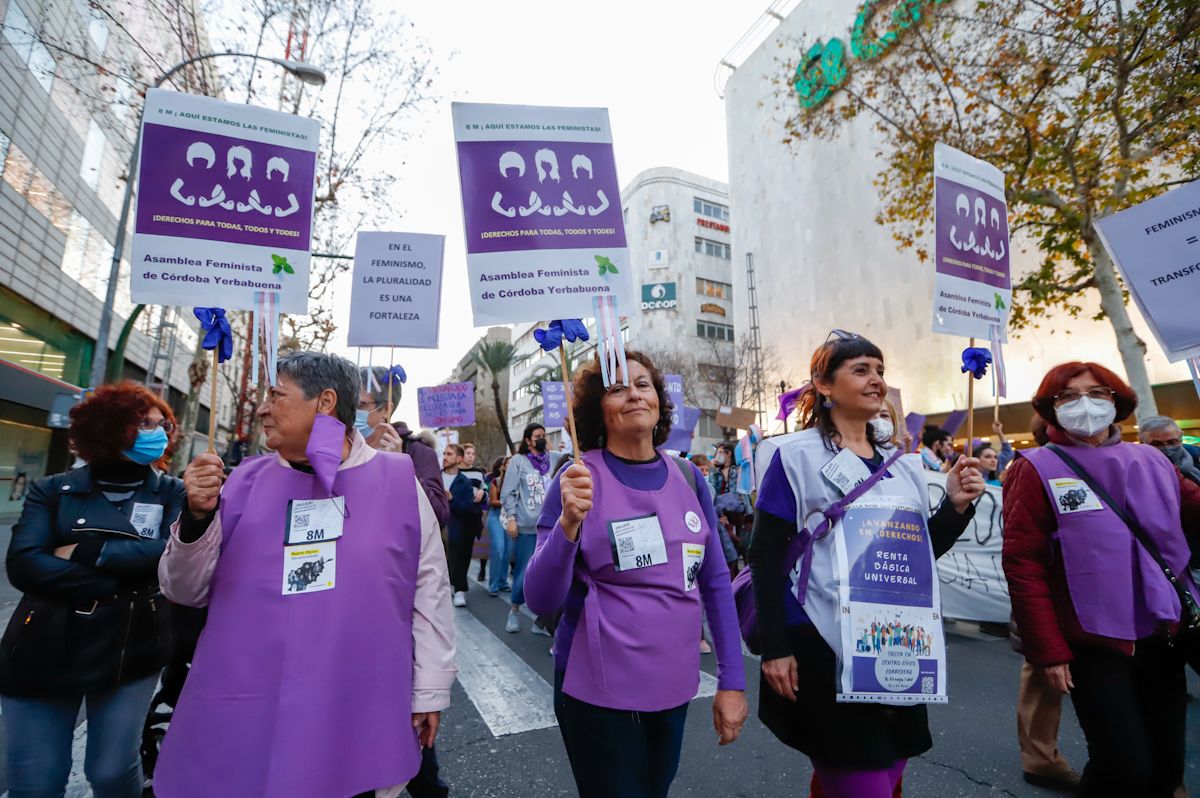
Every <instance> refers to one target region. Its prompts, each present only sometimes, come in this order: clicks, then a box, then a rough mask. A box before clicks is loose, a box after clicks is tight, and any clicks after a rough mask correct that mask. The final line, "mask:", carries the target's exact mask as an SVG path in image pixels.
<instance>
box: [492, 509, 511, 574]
mask: <svg viewBox="0 0 1200 798" xmlns="http://www.w3.org/2000/svg"><path fill="white" fill-rule="evenodd" d="M487 533H488V544H489V546H490V550H489V551H488V568H489V569H491V570H489V571H488V591H489V592H492V593H499V592H500V588H503V587H508V561H509V559H510V558H511V557H512V538H510V537H509V536H508V533H507V532H505V531H504V525H503V524H501V523H500V508H498V507H493V508H492V509H491V510H489V511H488V517H487Z"/></svg>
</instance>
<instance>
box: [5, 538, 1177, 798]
mask: <svg viewBox="0 0 1200 798" xmlns="http://www.w3.org/2000/svg"><path fill="white" fill-rule="evenodd" d="M8 532H9V528H8V527H6V526H0V536H2V537H3V541H2V542H3V544H4V546H5V547H7V543H8ZM473 567H474V566H473ZM507 596H508V594H502V596H501V597H500V598H491V597H489V596H488V595H487V592H486V591H485V590H484V589H483V588H482V587H481V586H480V585H479V584H478V583H477V582H475V581H474V580H473V579H472V580H471V593H470V597H469V599H468V606H467V608H466V609H459V610H456V611H455V613H456V619H457V622H458V634H459V663H460V667H462V669H463V673H462V674H461V677H460V680H459V684H457V685H455V687H454V693H453V700H452V704H451V707H450V709H449V711H447V712H446V713H445V714H444V715H443V719H442V731H441V736H440V737H439V741H438V754H439V758H440V760H441V763H442V772H443V777H444V778H445V779H446V781H448V782H449V783H450V785H451V787H452V788H453V789H452V793H451V794H452V795H456V796H463V798H466V797H467V796H470V798H543V797H546V798H548V797H549V796H571V795H574V794H575V793H574V790H573V782H572V781H571V774H570V769H569V767H568V765H567V759H566V754H565V753H564V751H563V747H562V741H561V739H560V738H559V734H558V728H557V726H556V724H555V721H554V713H553V710H552V706H551V703H552V702H551V695H552V690H551V685H552V684H553V680H554V669H553V660H552V658H551V657H550V654H549V648H550V640H549V639H548V638H545V637H537V636H534V635H532V634H530V633H529V631H528V629H529V625H530V622H531V621H530V619H529V618H528V617H526V616H522V619H521V620H522V631H521V633H520V634H508V633H506V632H505V631H504V620H505V613H506V612H507V607H508V604H507ZM16 598H17V597H16V596H15V595H13V594H12V590H11V588H10V587H9V586H8V584H7V580H4V582H3V583H2V584H0V612H2V613H3V617H2V618H0V620H3V621H4V622H7V617H8V614H10V613H11V611H12V605H13V604H14V603H15V600H16ZM949 639H950V648H949V656H950V703H949V704H948V705H946V706H942V707H932V708H931V710H930V717H931V721H932V725H933V734H934V741H935V742H934V748H933V750H932V751H931V752H930V753H928V754H926V755H925V756H923V757H920V758H919V759H917V760H915V761H913V762H912V763H910V765H909V767H908V770H907V773H906V776H905V795H907V796H910V798H925V797H926V796H929V798H951V797H955V798H959V797H962V798H966V797H968V796H970V797H976V796H978V797H982V796H1001V795H1009V796H1035V797H1036V796H1047V797H1049V796H1053V795H1055V793H1053V792H1050V791H1046V790H1039V789H1036V788H1034V787H1030V786H1029V785H1027V784H1025V782H1024V781H1022V780H1021V771H1020V766H1019V761H1018V758H1017V748H1016V736H1015V734H1014V731H1013V727H1014V722H1013V706H1014V703H1015V700H1016V690H1017V674H1018V672H1019V670H1020V658H1019V657H1018V656H1017V655H1016V654H1015V653H1013V652H1012V650H1011V649H1010V648H1009V647H1008V643H1007V641H1005V640H1000V639H997V638H994V637H990V636H987V635H980V634H979V633H978V632H975V631H974V630H973V629H972V628H970V627H964V628H963V630H962V632H961V633H954V632H952V633H951V634H950V635H949ZM703 659H704V668H705V670H706V671H707V672H708V673H707V674H706V675H705V677H704V678H703V680H702V683H701V690H700V692H701V697H700V698H698V699H696V700H694V701H693V702H692V706H691V709H690V712H689V716H688V723H687V732H686V735H685V737H684V753H683V762H682V765H681V767H680V772H679V776H678V778H677V779H676V780H675V785H674V788H673V789H672V792H671V794H672V795H673V796H686V795H696V796H714V795H720V796H729V797H730V798H735V797H736V796H755V798H763V797H765V796H780V797H781V798H782V797H784V796H795V797H796V798H803V796H806V795H807V794H808V793H807V785H808V780H809V778H810V776H811V769H810V768H809V766H808V764H807V760H805V758H804V757H802V756H801V755H799V754H797V753H796V752H794V751H792V750H791V749H788V748H786V747H784V746H783V745H781V744H780V743H779V742H777V741H776V740H775V738H774V737H772V736H771V734H770V733H769V732H768V731H767V730H766V729H765V728H764V727H763V726H762V725H761V724H760V723H758V721H757V720H756V719H754V718H753V717H752V718H751V719H750V721H749V722H748V723H747V724H746V729H745V731H744V732H743V735H742V737H741V739H740V740H739V741H738V742H737V743H735V744H734V745H732V746H728V747H725V748H720V747H718V746H717V745H716V743H715V740H714V736H715V735H714V732H713V730H712V723H711V715H710V699H709V698H708V696H711V695H712V691H713V689H715V686H716V680H715V678H713V675H715V673H716V669H715V666H716V662H715V660H714V659H713V657H711V656H706V657H704V658H703ZM745 666H746V672H747V673H748V674H756V673H757V670H758V662H757V660H756V659H755V658H753V657H750V656H747V657H746V658H745ZM1189 685H1190V688H1191V693H1192V695H1195V696H1200V678H1197V677H1196V675H1195V674H1192V673H1189ZM749 700H750V704H751V712H752V714H753V712H754V709H755V707H757V703H758V682H757V679H752V680H751V685H750V694H749ZM85 729H86V724H83V723H81V725H80V728H79V729H78V730H77V732H78V733H77V735H76V738H77V746H76V751H77V754H81V753H82V737H83V731H84V730H85ZM2 733H3V732H2V730H0V734H2ZM1060 739H1061V747H1062V750H1063V752H1064V754H1065V755H1066V757H1067V758H1068V759H1069V760H1070V761H1071V763H1072V764H1074V765H1076V766H1077V767H1078V766H1082V765H1083V762H1084V761H1085V756H1084V745H1083V737H1082V735H1081V734H1080V732H1079V728H1078V726H1077V725H1076V723H1075V719H1074V714H1073V713H1072V711H1071V708H1070V702H1067V703H1066V705H1065V706H1064V714H1063V726H1062V734H1061V738H1060ZM1188 750H1189V751H1190V752H1193V754H1194V755H1193V756H1192V757H1191V759H1190V761H1189V763H1188V764H1189V768H1188V773H1187V779H1186V780H1187V784H1188V787H1189V789H1190V791H1191V794H1192V795H1200V753H1198V752H1200V701H1192V702H1191V704H1190V705H1189V726H1188ZM2 765H3V749H2V748H0V793H3V792H4V790H5V789H6V788H7V784H6V783H5V782H4V775H3V768H2ZM81 767H82V757H81V756H78V755H77V756H76V763H75V768H74V771H73V773H72V786H71V789H69V790H68V792H67V796H68V798H84V796H87V795H90V792H89V791H88V790H87V788H86V784H85V782H84V781H83V779H82V774H81V772H80V769H81Z"/></svg>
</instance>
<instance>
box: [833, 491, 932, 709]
mask: <svg viewBox="0 0 1200 798" xmlns="http://www.w3.org/2000/svg"><path fill="white" fill-rule="evenodd" d="M837 532H838V537H837V539H836V544H837V545H836V552H837V563H838V569H839V571H840V574H841V578H840V579H839V583H840V589H839V601H840V604H841V607H842V613H841V616H840V617H841V624H840V625H841V631H842V650H841V652H840V656H839V657H838V660H839V663H840V672H839V678H840V685H839V690H838V701H844V702H853V701H870V702H881V703H890V704H909V703H944V702H945V701H946V641H945V637H944V634H943V631H942V621H941V597H940V594H939V582H938V578H937V569H936V567H935V564H934V561H933V550H932V548H931V547H930V544H929V533H928V527H927V524H926V523H925V512H924V510H923V509H922V508H920V507H917V506H916V505H914V504H911V503H909V502H908V500H907V499H903V498H900V497H895V496H874V497H871V496H868V497H864V498H862V499H859V500H858V501H856V502H855V503H854V504H853V505H851V506H850V507H849V508H848V509H847V510H846V515H845V516H844V517H843V518H842V521H841V523H840V524H838V526H837Z"/></svg>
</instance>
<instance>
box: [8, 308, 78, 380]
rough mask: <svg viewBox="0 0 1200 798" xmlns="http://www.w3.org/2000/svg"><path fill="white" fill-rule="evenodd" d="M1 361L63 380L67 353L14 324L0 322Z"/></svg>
mask: <svg viewBox="0 0 1200 798" xmlns="http://www.w3.org/2000/svg"><path fill="white" fill-rule="evenodd" d="M0 360H7V361H8V362H9V363H16V364H17V365H18V366H21V367H23V368H27V369H29V370H30V371H36V372H38V373H39V374H45V375H46V376H47V377H53V378H54V379H56V380H61V379H63V371H64V366H65V365H66V360H67V353H66V352H64V351H63V350H61V349H59V348H58V347H55V346H51V345H50V344H48V343H46V342H45V341H43V340H41V339H40V338H37V337H36V336H33V335H30V334H29V333H27V332H26V331H25V330H23V329H22V328H21V327H20V325H18V324H16V323H14V322H9V321H3V320H0Z"/></svg>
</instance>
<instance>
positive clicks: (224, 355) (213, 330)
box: [192, 308, 233, 452]
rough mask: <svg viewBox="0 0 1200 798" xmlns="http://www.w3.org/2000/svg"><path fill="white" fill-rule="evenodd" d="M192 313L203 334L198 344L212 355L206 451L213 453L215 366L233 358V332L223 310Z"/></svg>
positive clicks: (215, 447) (201, 309)
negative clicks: (197, 320) (202, 338)
mask: <svg viewBox="0 0 1200 798" xmlns="http://www.w3.org/2000/svg"><path fill="white" fill-rule="evenodd" d="M192 312H193V313H195V314H196V318H197V319H199V320H200V327H201V329H202V330H203V332H204V340H203V341H201V342H200V346H201V347H202V348H204V349H211V350H212V353H213V359H212V374H211V375H210V377H209V379H210V380H211V381H212V396H211V397H210V398H209V404H208V451H210V452H215V451H216V450H217V445H216V436H217V365H218V364H220V363H224V362H225V361H226V360H228V359H229V358H230V357H232V356H233V330H231V329H230V327H229V320H228V319H226V318H225V310H224V308H193V309H192Z"/></svg>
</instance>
